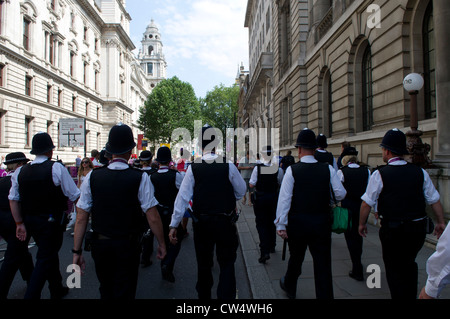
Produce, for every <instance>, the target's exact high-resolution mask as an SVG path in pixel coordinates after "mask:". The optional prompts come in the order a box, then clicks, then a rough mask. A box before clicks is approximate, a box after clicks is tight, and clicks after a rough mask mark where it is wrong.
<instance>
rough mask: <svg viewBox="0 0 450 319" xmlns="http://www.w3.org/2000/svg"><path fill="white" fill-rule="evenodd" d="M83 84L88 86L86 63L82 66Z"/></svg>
mask: <svg viewBox="0 0 450 319" xmlns="http://www.w3.org/2000/svg"><path fill="white" fill-rule="evenodd" d="M83 83H84V85H88V64H87V63H86V62H84V64H83Z"/></svg>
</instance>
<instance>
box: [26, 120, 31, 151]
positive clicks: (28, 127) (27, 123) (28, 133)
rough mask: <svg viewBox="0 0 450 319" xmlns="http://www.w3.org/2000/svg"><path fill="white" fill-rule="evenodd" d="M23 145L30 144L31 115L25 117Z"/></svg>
mask: <svg viewBox="0 0 450 319" xmlns="http://www.w3.org/2000/svg"><path fill="white" fill-rule="evenodd" d="M25 146H28V147H29V146H31V117H25Z"/></svg>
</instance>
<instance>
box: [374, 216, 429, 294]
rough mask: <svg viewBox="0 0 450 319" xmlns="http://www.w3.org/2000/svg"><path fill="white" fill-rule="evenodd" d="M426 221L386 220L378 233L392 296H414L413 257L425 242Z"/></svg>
mask: <svg viewBox="0 0 450 319" xmlns="http://www.w3.org/2000/svg"><path fill="white" fill-rule="evenodd" d="M425 225H426V221H425V220H421V221H415V222H407V223H402V224H400V223H389V224H388V223H386V222H384V221H382V223H381V228H380V232H379V237H380V241H381V248H382V252H383V261H384V266H385V269H386V278H387V282H388V285H389V290H390V292H391V297H392V299H416V298H417V285H418V267H417V263H416V257H417V254H418V253H419V251H420V249H422V247H423V244H424V242H425V236H426V232H425Z"/></svg>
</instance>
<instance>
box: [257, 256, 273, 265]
mask: <svg viewBox="0 0 450 319" xmlns="http://www.w3.org/2000/svg"><path fill="white" fill-rule="evenodd" d="M269 259H270V255H269V254H263V255H261V257H259V259H258V262H259V263H260V264H265V263H266V261H267V260H269Z"/></svg>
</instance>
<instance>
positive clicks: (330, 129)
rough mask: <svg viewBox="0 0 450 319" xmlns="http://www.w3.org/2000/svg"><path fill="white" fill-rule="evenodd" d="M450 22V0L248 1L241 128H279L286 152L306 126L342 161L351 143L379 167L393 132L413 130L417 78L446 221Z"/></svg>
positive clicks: (423, 123)
mask: <svg viewBox="0 0 450 319" xmlns="http://www.w3.org/2000/svg"><path fill="white" fill-rule="evenodd" d="M449 18H450V2H448V1H445V0H389V1H388V0H259V1H257V0H248V2H247V12H246V16H245V27H247V28H248V30H249V53H250V57H249V58H250V59H249V62H250V65H249V71H250V74H249V75H248V76H246V77H245V78H244V79H243V80H242V81H241V96H240V109H239V119H240V123H241V126H242V127H243V128H248V127H274V128H277V129H278V130H279V132H280V138H279V144H280V151H281V154H283V153H284V152H285V151H287V150H293V151H294V147H293V145H294V144H295V139H296V137H297V134H298V133H299V131H300V130H301V129H303V128H305V127H308V128H310V129H312V130H314V131H315V132H316V134H318V133H323V134H325V135H326V136H327V137H328V144H329V147H328V150H330V151H331V152H333V154H334V155H335V156H336V157H337V156H338V155H339V154H340V151H341V148H340V145H341V143H342V142H344V141H348V142H350V143H351V144H352V146H355V147H356V148H357V150H358V151H359V157H360V160H361V161H362V162H364V163H367V164H368V165H370V166H371V167H376V166H377V165H380V164H383V163H382V157H381V149H380V147H379V144H380V142H381V139H382V137H383V135H384V134H385V132H386V131H387V130H389V129H391V128H395V127H396V128H399V129H401V130H402V131H403V132H407V131H408V130H409V129H410V128H409V126H410V101H411V98H410V95H409V93H408V92H407V91H405V89H404V88H403V79H404V78H405V76H406V75H408V74H409V73H412V72H414V73H419V74H421V75H422V76H423V78H424V82H425V85H424V87H423V89H422V90H420V91H419V94H418V95H417V105H418V119H419V130H421V131H423V135H422V140H423V141H424V143H428V144H429V145H430V146H431V152H430V154H429V156H430V157H431V159H432V160H433V163H434V164H436V165H437V166H438V168H436V169H434V170H430V173H431V175H432V176H433V178H434V179H435V182H436V185H437V187H438V189H439V191H440V192H441V195H442V196H441V200H442V201H443V203H444V206H445V211H446V213H447V214H448V213H449V212H450V202H449V198H450V187H449V186H448V176H449V170H448V168H449V164H450V130H449V129H448V127H447V125H448V124H445V123H449V120H450V114H449V113H450V108H449V107H448V106H447V105H446V103H447V101H448V99H449V97H448V94H449V93H448V92H449V72H448V70H449V67H448V63H449V59H448V48H447V47H448V45H449V44H448V39H449V32H450V27H449V26H448V23H446V22H443V21H448V19H449ZM262 39H263V40H262ZM269 101H270V102H269ZM294 154H296V152H295V151H294Z"/></svg>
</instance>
